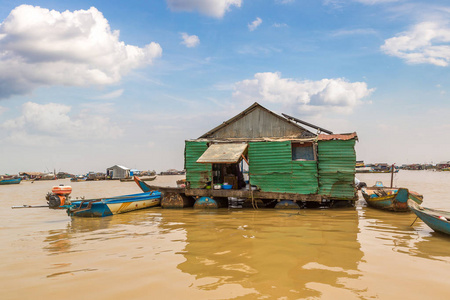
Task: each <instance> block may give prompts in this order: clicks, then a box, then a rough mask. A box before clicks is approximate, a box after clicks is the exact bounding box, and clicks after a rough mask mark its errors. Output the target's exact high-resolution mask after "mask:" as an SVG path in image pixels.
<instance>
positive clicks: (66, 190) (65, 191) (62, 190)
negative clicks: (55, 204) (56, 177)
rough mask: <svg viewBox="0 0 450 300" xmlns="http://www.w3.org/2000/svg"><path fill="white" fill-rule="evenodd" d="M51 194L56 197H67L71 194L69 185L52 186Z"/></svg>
mask: <svg viewBox="0 0 450 300" xmlns="http://www.w3.org/2000/svg"><path fill="white" fill-rule="evenodd" d="M52 193H54V194H56V195H69V194H70V193H72V187H71V186H69V185H60V186H54V187H53V188H52Z"/></svg>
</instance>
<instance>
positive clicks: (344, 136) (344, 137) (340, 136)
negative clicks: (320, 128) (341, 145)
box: [317, 132, 358, 141]
mask: <svg viewBox="0 0 450 300" xmlns="http://www.w3.org/2000/svg"><path fill="white" fill-rule="evenodd" d="M357 138H358V136H357V135H356V132H353V133H348V134H319V135H318V136H317V140H319V141H330V140H340V141H348V140H352V139H357Z"/></svg>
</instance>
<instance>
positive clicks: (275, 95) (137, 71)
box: [0, 0, 450, 173]
mask: <svg viewBox="0 0 450 300" xmlns="http://www.w3.org/2000/svg"><path fill="white" fill-rule="evenodd" d="M449 64H450V4H449V3H448V1H412V0H411V1H410V0H317V1H306V0H253V1H250V0H152V1H150V0H139V1H134V0H129V1H126V2H124V1H114V0H113V1H32V2H28V3H26V2H21V1H8V0H6V1H2V2H1V3H0V145H1V146H0V173H17V172H20V171H46V170H53V169H56V170H57V171H59V170H61V171H67V172H73V173H83V172H87V171H104V170H105V169H106V168H107V167H110V166H112V165H114V164H121V165H125V166H128V167H130V168H138V169H142V170H148V169H150V170H157V171H162V170H166V169H169V168H177V169H182V168H183V151H184V141H185V140H186V139H194V138H197V137H199V136H200V135H202V134H203V133H205V132H207V131H209V130H210V129H211V128H213V127H215V126H217V125H219V124H220V123H222V122H223V121H225V120H227V119H229V118H231V117H233V116H234V115H235V114H237V113H239V112H241V111H242V110H244V109H246V108H247V107H248V106H250V105H251V104H252V103H254V102H259V103H260V104H261V105H263V106H265V107H266V108H268V109H271V110H273V111H274V112H276V113H286V114H289V115H293V116H296V117H297V118H300V119H303V120H305V121H308V122H310V123H313V124H316V125H319V126H321V127H324V128H327V129H329V130H332V131H333V132H336V133H340V132H342V133H343V132H353V131H356V132H357V133H358V136H359V143H358V144H357V148H356V150H357V157H358V159H360V160H364V161H365V162H373V163H375V162H388V163H396V164H402V163H415V162H420V163H423V162H439V161H443V160H450V154H449V153H450V133H449V132H450V101H449V93H450V89H449V86H450V76H449Z"/></svg>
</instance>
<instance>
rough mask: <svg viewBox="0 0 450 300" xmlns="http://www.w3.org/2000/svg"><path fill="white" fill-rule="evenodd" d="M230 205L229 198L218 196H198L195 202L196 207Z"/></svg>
mask: <svg viewBox="0 0 450 300" xmlns="http://www.w3.org/2000/svg"><path fill="white" fill-rule="evenodd" d="M227 206H228V198H224V197H217V198H215V199H213V198H211V197H201V198H198V199H197V200H196V201H195V203H194V208H221V207H227Z"/></svg>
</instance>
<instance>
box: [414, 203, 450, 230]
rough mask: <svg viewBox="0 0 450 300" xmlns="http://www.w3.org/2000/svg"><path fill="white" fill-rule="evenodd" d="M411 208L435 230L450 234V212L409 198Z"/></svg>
mask: <svg viewBox="0 0 450 300" xmlns="http://www.w3.org/2000/svg"><path fill="white" fill-rule="evenodd" d="M408 206H409V208H410V209H411V210H412V211H413V212H414V213H415V214H416V215H417V217H419V218H420V219H421V220H422V221H423V222H424V223H425V224H427V225H428V226H430V227H431V229H433V230H434V231H438V232H442V233H446V234H450V212H448V211H444V210H437V209H431V208H426V207H422V206H420V205H418V204H417V203H416V202H414V201H412V200H408Z"/></svg>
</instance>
